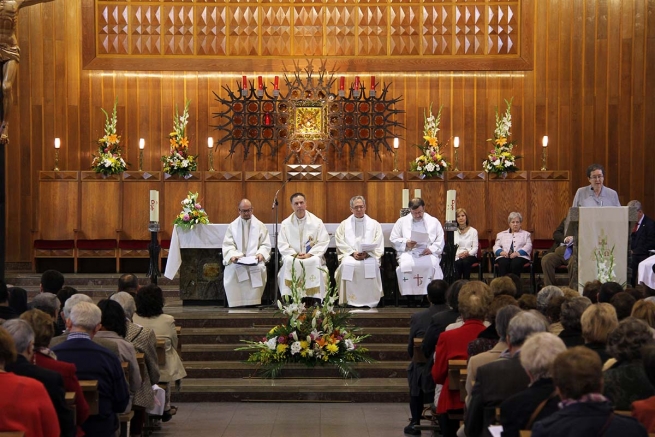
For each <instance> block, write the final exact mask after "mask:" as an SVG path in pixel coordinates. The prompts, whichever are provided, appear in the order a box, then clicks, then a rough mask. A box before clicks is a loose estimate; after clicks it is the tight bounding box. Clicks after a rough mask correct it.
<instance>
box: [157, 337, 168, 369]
mask: <svg viewBox="0 0 655 437" xmlns="http://www.w3.org/2000/svg"><path fill="white" fill-rule="evenodd" d="M156 347H157V364H159V365H160V366H163V365H164V364H166V340H164V339H163V338H158V339H157V346H156Z"/></svg>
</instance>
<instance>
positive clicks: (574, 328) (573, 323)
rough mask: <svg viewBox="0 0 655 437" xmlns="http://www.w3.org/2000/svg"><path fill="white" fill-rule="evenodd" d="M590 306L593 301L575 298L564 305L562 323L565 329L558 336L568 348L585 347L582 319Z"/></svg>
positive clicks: (561, 314)
mask: <svg viewBox="0 0 655 437" xmlns="http://www.w3.org/2000/svg"><path fill="white" fill-rule="evenodd" d="M590 305H591V301H590V300H589V299H587V298H586V297H575V298H573V299H569V300H567V301H565V302H564V303H562V306H561V312H560V322H561V323H562V328H564V329H563V330H562V331H561V332H560V333H559V335H558V336H559V338H561V339H562V341H564V344H565V345H566V347H567V348H571V347H573V346H583V345H584V343H585V341H584V339H583V338H582V326H581V323H580V319H581V318H582V314H583V313H584V312H585V310H586V309H587V308H589V306H590Z"/></svg>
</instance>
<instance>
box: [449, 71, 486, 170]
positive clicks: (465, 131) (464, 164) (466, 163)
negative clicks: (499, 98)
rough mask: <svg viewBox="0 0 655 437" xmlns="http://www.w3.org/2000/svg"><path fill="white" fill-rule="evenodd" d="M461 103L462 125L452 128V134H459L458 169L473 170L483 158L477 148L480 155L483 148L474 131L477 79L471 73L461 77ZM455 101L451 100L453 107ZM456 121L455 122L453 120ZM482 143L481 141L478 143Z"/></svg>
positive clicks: (455, 103) (482, 152)
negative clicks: (455, 128) (479, 145)
mask: <svg viewBox="0 0 655 437" xmlns="http://www.w3.org/2000/svg"><path fill="white" fill-rule="evenodd" d="M461 83H462V103H461V104H460V105H461V107H462V109H463V113H462V125H461V127H459V126H458V127H457V130H456V131H455V130H453V135H454V136H459V152H458V154H459V162H460V164H459V166H458V167H459V169H460V170H475V169H477V166H478V164H477V163H478V162H480V163H481V162H482V161H483V160H484V158H479V157H478V153H477V152H476V151H477V150H478V149H482V150H481V152H480V156H482V155H483V154H484V151H485V150H486V147H485V148H482V147H478V143H477V142H476V141H477V132H476V126H477V125H476V111H477V105H476V104H475V100H476V85H477V79H476V78H475V77H473V76H472V75H464V76H463V77H462V82H461ZM457 106H458V105H457V102H453V108H456V107H457ZM455 123H456V122H455ZM480 144H482V143H480Z"/></svg>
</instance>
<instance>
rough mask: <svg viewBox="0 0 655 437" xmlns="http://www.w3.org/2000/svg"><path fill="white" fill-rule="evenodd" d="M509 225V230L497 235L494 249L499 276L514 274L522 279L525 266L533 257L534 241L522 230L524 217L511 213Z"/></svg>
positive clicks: (528, 233)
mask: <svg viewBox="0 0 655 437" xmlns="http://www.w3.org/2000/svg"><path fill="white" fill-rule="evenodd" d="M507 223H508V224H509V229H508V230H506V231H501V232H499V233H498V234H497V235H496V243H495V244H494V248H493V250H494V255H495V257H496V260H495V263H496V264H497V266H498V276H505V275H506V274H508V273H514V274H515V275H517V276H519V277H520V276H521V271H522V270H523V265H524V264H525V263H527V262H530V258H531V256H532V240H531V239H530V232H528V231H524V230H522V229H521V224H522V223H523V216H522V215H521V214H520V213H518V212H511V213H510V214H509V216H508V217H507Z"/></svg>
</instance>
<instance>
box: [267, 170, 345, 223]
mask: <svg viewBox="0 0 655 437" xmlns="http://www.w3.org/2000/svg"><path fill="white" fill-rule="evenodd" d="M285 191H286V192H287V193H288V194H287V195H286V196H285V197H286V199H284V201H282V200H283V199H278V200H279V202H280V217H282V218H286V217H288V216H289V215H291V213H292V212H293V209H292V208H291V202H289V196H291V195H292V194H293V193H303V194H304V195H305V201H306V203H307V211H309V212H311V213H312V214H314V215H315V216H317V217H319V218H320V219H322V220H323V221H324V222H325V221H326V220H325V215H326V213H327V204H328V200H327V193H326V184H325V183H323V182H311V181H295V180H292V181H289V183H288V184H287V186H286V187H285ZM274 194H275V193H274ZM280 194H281V193H280ZM271 200H272V198H271ZM330 208H332V205H331V204H330ZM280 221H282V220H280Z"/></svg>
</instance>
